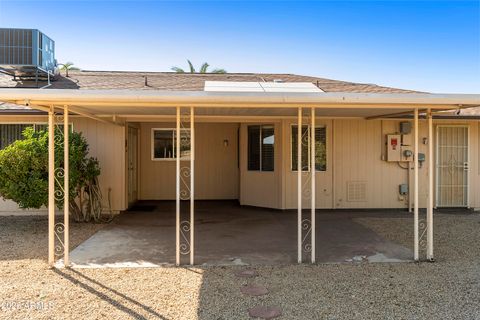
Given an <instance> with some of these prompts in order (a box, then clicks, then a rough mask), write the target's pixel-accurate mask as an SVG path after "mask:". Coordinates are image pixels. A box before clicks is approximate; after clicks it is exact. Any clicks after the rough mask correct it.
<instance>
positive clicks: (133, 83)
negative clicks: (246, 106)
mask: <svg viewBox="0 0 480 320" xmlns="http://www.w3.org/2000/svg"><path fill="white" fill-rule="evenodd" d="M207 80H208V81H254V82H273V81H274V80H282V81H283V82H310V83H313V84H315V85H316V86H318V87H319V88H320V89H322V90H323V91H325V92H365V93H414V92H415V91H412V90H403V89H395V88H389V87H382V86H377V85H375V84H364V83H354V82H346V81H339V80H331V79H325V78H317V77H310V76H301V75H294V74H283V73H279V74H272V73H226V74H213V73H207V74H191V73H173V72H121V71H70V72H69V77H68V78H67V77H66V76H65V74H62V75H60V76H57V77H56V80H55V81H52V85H51V86H50V87H49V88H52V89H135V90H138V89H142V90H173V91H203V88H204V85H205V81H207ZM44 83H45V82H42V83H41V84H40V86H42V85H44ZM0 87H23V88H25V87H36V86H35V83H34V82H32V81H28V82H17V81H12V78H11V77H9V76H0Z"/></svg>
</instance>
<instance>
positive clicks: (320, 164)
mask: <svg viewBox="0 0 480 320" xmlns="http://www.w3.org/2000/svg"><path fill="white" fill-rule="evenodd" d="M297 128H298V126H295V125H294V126H292V136H291V145H292V148H291V150H292V154H291V163H292V171H297V168H298V167H297V150H298V149H297V137H298V129H297ZM309 167H310V130H309V126H307V125H304V126H302V171H308V170H309ZM315 170H316V171H326V170H327V130H326V128H325V127H317V128H315Z"/></svg>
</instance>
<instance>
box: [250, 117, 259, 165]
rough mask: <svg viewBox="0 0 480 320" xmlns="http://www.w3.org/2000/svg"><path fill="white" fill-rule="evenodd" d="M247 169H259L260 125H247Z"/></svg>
mask: <svg viewBox="0 0 480 320" xmlns="http://www.w3.org/2000/svg"><path fill="white" fill-rule="evenodd" d="M248 170H260V126H248Z"/></svg>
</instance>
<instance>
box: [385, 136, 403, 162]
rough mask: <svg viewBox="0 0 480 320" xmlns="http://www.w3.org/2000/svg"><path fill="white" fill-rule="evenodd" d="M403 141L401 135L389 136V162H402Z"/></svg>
mask: <svg viewBox="0 0 480 320" xmlns="http://www.w3.org/2000/svg"><path fill="white" fill-rule="evenodd" d="M401 145H402V141H401V136H400V135H399V134H389V135H387V161H402V153H401V152H402V148H401Z"/></svg>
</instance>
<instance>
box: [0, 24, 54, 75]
mask: <svg viewBox="0 0 480 320" xmlns="http://www.w3.org/2000/svg"><path fill="white" fill-rule="evenodd" d="M56 67H57V63H56V60H55V42H54V41H53V40H52V39H50V38H49V37H48V36H46V35H45V34H43V33H42V32H40V31H39V30H37V29H14V28H0V71H1V72H3V73H5V74H8V75H11V76H13V77H14V78H15V77H20V78H35V79H37V80H38V77H46V76H48V73H50V75H52V74H55V72H56Z"/></svg>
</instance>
